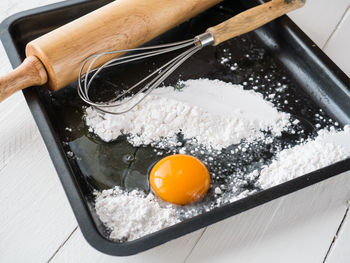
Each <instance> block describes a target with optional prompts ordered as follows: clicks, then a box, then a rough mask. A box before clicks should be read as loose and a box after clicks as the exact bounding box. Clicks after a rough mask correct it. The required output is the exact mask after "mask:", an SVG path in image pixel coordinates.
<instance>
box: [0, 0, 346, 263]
mask: <svg viewBox="0 0 350 263" xmlns="http://www.w3.org/2000/svg"><path fill="white" fill-rule="evenodd" d="M308 1H309V2H308V3H307V6H306V7H305V8H304V9H303V10H299V11H297V12H295V13H293V14H291V17H292V18H293V19H294V20H295V21H296V22H297V23H298V25H299V26H301V28H303V29H304V30H305V32H306V33H308V34H309V35H310V36H311V38H312V39H313V40H314V41H315V42H316V43H317V44H318V45H319V46H320V47H322V48H323V49H324V51H325V52H326V53H327V54H328V55H329V56H330V57H331V58H332V59H334V60H335V62H336V63H337V64H338V65H339V66H340V67H341V68H342V69H343V70H344V71H345V72H346V73H347V74H348V75H349V76H350V59H349V55H348V47H350V34H349V32H350V11H349V9H350V0H335V1H327V0H308ZM53 2H57V1H56V0H26V1H20V0H1V1H0V20H1V21H2V20H3V19H4V18H5V17H7V16H9V15H11V14H14V13H16V12H19V11H22V10H25V9H29V8H34V7H37V6H40V5H45V4H50V3H53ZM315 21H317V22H315ZM10 70H11V66H10V64H9V61H8V59H7V56H6V54H5V51H4V49H3V47H2V46H0V74H5V73H7V72H9V71H10ZM0 180H1V190H0V262H47V261H50V262H281V261H283V262H293V263H294V262H320V263H321V262H327V263H333V262H350V212H349V213H348V209H349V200H350V172H347V173H344V174H342V175H339V176H337V177H335V178H331V179H328V180H326V181H323V182H321V183H319V184H316V185H314V186H311V187H308V188H306V189H303V190H300V191H298V192H296V193H294V194H291V195H288V196H285V197H282V198H279V199H277V200H274V201H272V202H269V203H267V204H265V205H263V206H260V207H258V208H255V209H252V210H249V211H247V212H245V213H242V214H240V215H238V216H235V217H233V218H229V219H226V220H224V221H222V222H219V223H217V224H214V225H212V226H210V227H207V228H205V229H201V230H198V231H197V232H194V233H192V234H189V235H187V236H184V237H182V238H179V239H177V240H174V241H171V242H169V243H166V244H164V245H162V246H159V247H157V248H154V249H152V250H149V251H147V252H144V253H141V254H138V255H136V256H131V257H122V258H121V257H111V256H107V255H104V254H102V253H100V252H98V251H96V250H95V249H93V248H91V247H90V246H89V245H88V244H87V242H86V241H85V240H84V238H83V237H82V234H81V232H80V230H79V228H78V226H77V222H76V220H75V218H74V216H73V213H72V211H71V208H70V206H69V203H68V200H67V198H66V196H65V194H64V192H63V189H62V187H61V185H60V182H59V180H58V177H57V174H56V171H55V169H54V167H53V165H52V163H51V160H50V158H49V155H48V153H47V150H46V148H45V145H44V143H43V141H42V139H41V137H40V135H39V132H38V129H37V127H36V125H35V123H34V120H33V118H32V116H31V114H30V112H29V110H28V107H27V105H26V102H25V101H24V98H23V96H22V94H21V93H17V94H15V95H14V96H12V97H11V98H9V99H8V100H6V101H5V102H3V103H1V104H0Z"/></svg>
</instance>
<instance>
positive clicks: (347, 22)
mask: <svg viewBox="0 0 350 263" xmlns="http://www.w3.org/2000/svg"><path fill="white" fill-rule="evenodd" d="M349 32H350V4H349V7H348V9H347V12H346V14H345V15H344V18H343V20H342V21H341V22H340V23H339V26H338V27H337V29H336V31H335V32H334V34H333V35H332V37H331V38H330V39H329V41H328V42H327V44H326V46H325V48H324V51H325V52H326V53H327V55H328V56H329V57H330V58H331V59H332V60H334V62H335V63H336V64H337V65H338V66H339V67H340V68H341V69H342V70H343V71H344V72H345V73H346V74H347V75H348V76H349V77H350V62H349V56H348V55H347V54H349V47H350V34H349Z"/></svg>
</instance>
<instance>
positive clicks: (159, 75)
mask: <svg viewBox="0 0 350 263" xmlns="http://www.w3.org/2000/svg"><path fill="white" fill-rule="evenodd" d="M304 4H305V0H272V1H270V2H268V3H265V4H262V5H259V6H257V7H254V8H251V9H248V10H247V11H244V12H242V13H240V14H238V15H236V16H234V17H232V18H231V19H229V20H226V21H225V22H223V23H221V24H219V25H216V26H214V27H210V28H208V29H207V30H206V32H205V33H203V34H200V35H198V36H195V37H194V38H193V39H189V40H184V41H179V42H174V43H169V44H163V45H156V46H146V47H140V48H134V49H124V50H117V51H109V52H103V53H100V54H95V55H93V56H90V57H88V58H87V59H86V60H85V61H84V63H83V65H82V67H81V69H80V73H79V79H78V94H79V96H80V98H81V99H82V100H83V101H84V102H86V103H87V104H89V105H91V106H93V107H94V108H96V109H98V110H99V111H101V112H104V113H109V114H124V113H126V112H128V111H130V110H132V109H133V108H134V107H136V106H137V105H138V104H139V103H141V102H142V101H143V100H144V99H145V98H146V97H147V96H148V95H149V94H150V93H151V92H152V90H154V89H155V88H157V87H158V86H159V85H160V84H161V83H162V82H163V81H164V80H165V79H166V78H167V77H168V76H169V75H170V74H172V73H173V72H174V71H175V70H176V69H177V68H178V67H179V66H180V65H181V64H182V63H184V62H185V61H186V60H187V59H188V58H189V57H191V56H192V55H193V54H195V53H196V52H198V51H199V50H201V49H202V48H203V47H205V46H209V45H214V46H216V45H218V44H220V43H222V42H224V41H226V40H228V39H231V38H234V37H236V36H238V35H241V34H244V33H247V32H249V31H252V30H254V29H256V28H258V27H260V26H262V25H264V24H266V23H268V22H270V21H272V20H274V19H276V18H278V17H280V16H282V15H284V14H286V13H288V12H290V11H293V10H295V9H297V8H300V7H302V6H303V5H304ZM181 49H186V50H185V51H183V52H182V53H181V54H179V55H178V56H176V57H174V58H173V59H171V60H170V61H169V62H167V63H165V64H164V65H163V66H161V67H159V68H158V69H156V70H155V71H154V72H153V73H151V74H149V75H148V76H146V77H145V78H143V79H141V80H140V81H139V82H137V83H136V84H134V85H133V86H132V87H130V88H128V89H127V90H125V91H124V92H122V93H120V94H118V95H117V96H116V97H115V98H113V99H112V100H109V101H107V102H94V101H92V100H91V99H90V96H89V89H90V87H91V84H92V82H93V80H94V79H95V78H96V76H97V75H98V74H99V73H100V72H101V71H102V70H103V69H106V68H109V67H113V66H117V65H121V64H124V63H128V62H133V61H136V60H140V59H145V58H149V57H153V56H157V55H161V54H164V53H168V52H173V51H176V50H181ZM128 52H132V54H130V55H123V56H121V57H118V58H114V59H111V60H109V61H108V62H106V63H104V64H102V65H101V66H100V67H97V68H94V64H95V63H96V61H98V59H99V58H100V57H102V56H110V55H114V56H117V55H121V54H124V53H128ZM86 67H87V70H86V72H85V74H83V70H84V68H86ZM142 85H144V86H143V87H142ZM140 87H141V88H140ZM135 89H139V90H138V91H137V92H136V93H134V92H133V91H134V90H135ZM138 94H141V95H140V96H137V95H138ZM123 105H126V106H127V107H121V106H123ZM111 107H113V110H109V109H108V108H111ZM116 107H121V108H122V110H120V111H115V109H116Z"/></svg>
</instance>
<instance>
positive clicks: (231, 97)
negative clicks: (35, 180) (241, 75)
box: [85, 79, 350, 241]
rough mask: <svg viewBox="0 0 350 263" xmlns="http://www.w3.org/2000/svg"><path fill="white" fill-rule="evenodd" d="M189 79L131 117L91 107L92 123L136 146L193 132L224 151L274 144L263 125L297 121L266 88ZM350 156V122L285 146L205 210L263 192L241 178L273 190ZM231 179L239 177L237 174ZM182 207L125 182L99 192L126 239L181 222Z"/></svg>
mask: <svg viewBox="0 0 350 263" xmlns="http://www.w3.org/2000/svg"><path fill="white" fill-rule="evenodd" d="M183 84H184V85H185V87H184V88H183V89H182V90H181V91H174V88H173V87H165V88H159V89H157V90H155V91H154V92H153V93H152V94H151V95H150V96H148V97H147V98H146V99H145V100H144V101H143V103H141V104H140V105H138V106H137V107H135V108H134V109H133V110H132V111H130V112H128V113H126V114H123V115H101V114H100V113H98V112H97V111H96V110H94V109H93V108H91V107H90V108H87V110H86V116H85V121H86V124H87V125H88V126H89V127H90V131H92V132H94V133H96V134H97V135H98V136H99V137H100V138H101V139H102V140H104V141H112V140H115V139H117V137H118V136H120V135H122V134H126V135H128V136H129V137H128V140H129V142H131V143H132V144H133V145H135V146H137V145H141V144H153V143H157V142H159V141H160V140H162V139H164V138H166V139H167V140H165V141H168V142H169V143H171V144H173V143H176V134H177V133H179V132H182V133H183V135H184V137H185V138H195V139H196V140H197V141H198V143H200V144H202V145H203V146H205V147H213V148H214V149H218V150H220V149H221V148H223V147H227V146H229V145H231V144H236V143H240V142H241V141H242V140H244V139H246V140H247V141H253V140H255V139H260V140H264V142H265V143H268V142H267V141H266V139H264V138H263V137H262V136H261V135H262V133H261V131H266V130H271V131H272V133H273V134H274V135H276V136H278V135H280V133H281V132H282V131H283V130H284V129H285V128H286V127H288V126H289V125H290V123H289V117H290V116H289V114H286V113H282V112H278V111H277V110H276V108H274V107H273V105H272V104H271V103H269V102H267V101H265V100H263V98H262V95H261V94H259V93H256V92H254V91H246V90H243V88H242V87H241V86H239V85H232V84H228V83H224V82H222V81H218V80H208V79H199V80H189V81H186V82H184V83H183ZM127 107H128V105H126V106H125V108H127ZM122 109H123V108H118V109H117V111H120V110H122ZM165 146H166V145H165ZM243 149H245V148H243ZM243 149H242V152H243V151H244V150H243ZM347 157H350V126H346V127H345V128H344V131H342V132H336V131H334V129H333V130H331V131H327V130H322V131H320V132H319V134H318V137H317V138H316V139H315V140H308V141H307V142H305V143H303V144H301V145H297V146H294V147H293V148H290V149H285V150H282V151H281V152H279V153H278V154H277V156H276V158H275V160H273V161H272V163H271V164H270V165H267V166H265V167H264V168H263V169H262V170H261V171H260V172H259V171H257V170H256V171H254V172H253V173H250V174H246V175H245V176H244V178H239V179H237V180H238V181H237V180H236V181H237V182H236V181H234V185H231V188H230V189H227V188H225V187H224V188H223V189H224V190H222V189H221V188H220V187H217V186H216V187H215V189H214V190H213V192H214V194H215V197H216V198H217V199H216V201H217V203H216V204H215V205H214V206H210V207H208V208H206V209H205V211H209V210H211V209H213V208H215V207H217V206H220V205H222V204H225V203H229V202H233V201H235V200H237V199H240V198H244V197H246V196H248V195H249V194H252V193H253V192H254V191H255V190H245V191H243V192H242V191H241V192H239V191H237V189H238V188H239V181H240V182H241V183H245V182H248V181H252V180H254V179H256V178H258V184H259V185H260V186H261V187H262V188H269V187H271V186H274V185H277V184H280V183H282V182H286V181H288V180H291V179H293V178H295V177H298V176H301V175H304V174H306V173H309V172H311V171H314V170H317V169H320V168H322V167H325V166H328V165H330V164H332V163H334V162H337V161H340V160H343V159H345V158H347ZM209 158H212V157H209ZM243 175H244V174H243ZM212 176H213V175H212ZM229 177H232V178H233V179H234V175H230V176H229ZM228 179H229V178H228ZM234 188H235V189H234ZM219 199H222V200H220V201H219ZM180 210H181V207H177V206H173V205H168V204H165V203H164V202H163V201H161V200H159V199H158V198H157V197H154V196H153V195H152V194H149V195H145V194H144V193H143V192H141V191H139V190H133V191H131V192H126V191H124V190H122V189H121V188H119V187H115V188H114V189H110V190H104V191H102V193H100V194H99V195H98V196H97V198H96V212H97V215H98V216H99V218H100V219H101V221H102V222H103V223H104V224H105V225H106V227H107V228H108V229H109V230H110V231H111V234H110V238H112V239H114V240H118V241H131V240H135V239H137V238H139V237H142V236H144V235H147V234H150V233H153V232H155V231H158V230H160V229H163V228H165V227H168V226H171V225H173V224H176V223H177V222H179V221H180V220H179V215H180V212H179V211H180ZM199 211H203V210H199V209H198V207H194V208H193V211H190V210H189V211H188V215H189V216H188V217H191V215H196V214H198V213H200V212H199ZM188 217H187V218H188Z"/></svg>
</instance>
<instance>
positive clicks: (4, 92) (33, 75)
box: [0, 56, 47, 102]
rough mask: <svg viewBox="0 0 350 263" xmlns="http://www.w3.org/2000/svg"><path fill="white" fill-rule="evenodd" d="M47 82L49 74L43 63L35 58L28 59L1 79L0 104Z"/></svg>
mask: <svg viewBox="0 0 350 263" xmlns="http://www.w3.org/2000/svg"><path fill="white" fill-rule="evenodd" d="M46 82H47V73H46V70H45V68H44V66H43V64H42V63H41V61H40V60H39V59H38V58H36V57H34V56H30V57H27V58H26V59H25V60H24V61H23V63H22V64H21V65H20V66H19V67H18V68H16V69H15V70H13V71H12V72H10V73H9V74H7V75H6V76H3V77H0V102H1V101H3V100H4V99H6V98H7V97H9V96H10V95H12V94H13V93H15V92H16V91H19V90H22V89H24V88H27V87H31V86H40V85H43V84H45V83H46Z"/></svg>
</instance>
